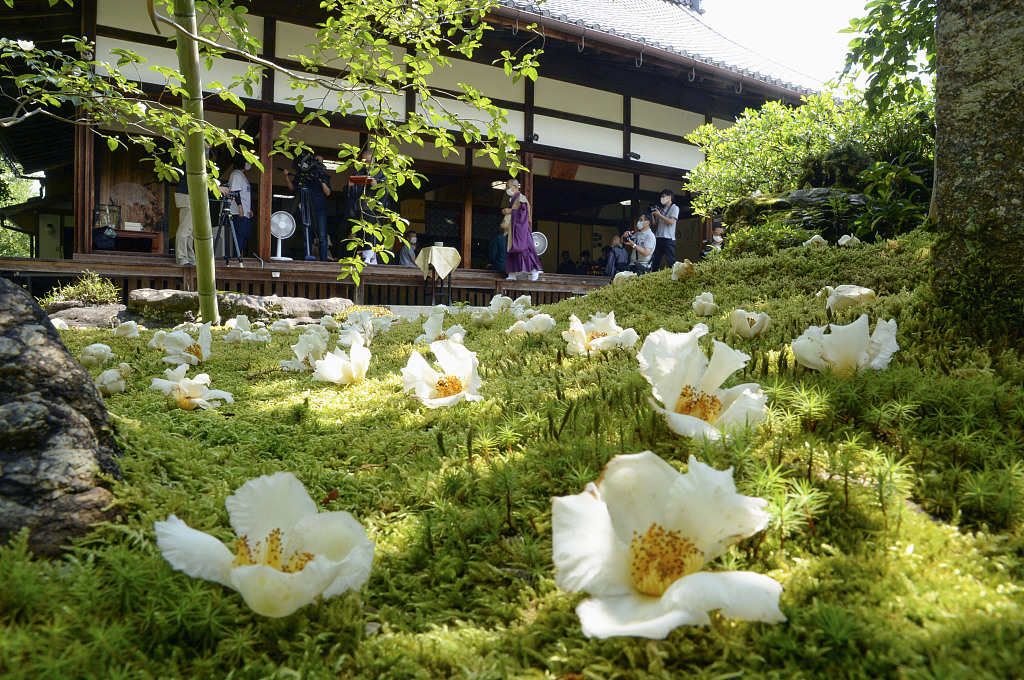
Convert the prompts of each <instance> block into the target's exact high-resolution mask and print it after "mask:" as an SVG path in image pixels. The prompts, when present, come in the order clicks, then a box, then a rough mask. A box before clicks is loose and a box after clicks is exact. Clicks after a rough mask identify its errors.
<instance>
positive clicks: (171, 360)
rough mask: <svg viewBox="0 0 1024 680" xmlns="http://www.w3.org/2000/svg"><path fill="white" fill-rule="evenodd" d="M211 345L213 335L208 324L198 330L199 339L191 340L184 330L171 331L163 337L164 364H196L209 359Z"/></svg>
mask: <svg viewBox="0 0 1024 680" xmlns="http://www.w3.org/2000/svg"><path fill="white" fill-rule="evenodd" d="M212 344H213V334H212V333H211V331H210V324H209V323H205V324H203V325H202V326H201V327H200V328H199V338H198V339H193V338H192V336H191V335H189V334H188V333H187V332H185V331H184V330H180V331H172V332H171V333H168V334H167V335H165V336H164V352H165V353H166V356H164V358H163V360H164V362H166V363H168V364H173V365H175V366H178V365H181V364H188V365H189V366H195V365H196V364H198V363H200V362H202V361H206V360H207V359H209V358H210V354H211V352H210V345H212Z"/></svg>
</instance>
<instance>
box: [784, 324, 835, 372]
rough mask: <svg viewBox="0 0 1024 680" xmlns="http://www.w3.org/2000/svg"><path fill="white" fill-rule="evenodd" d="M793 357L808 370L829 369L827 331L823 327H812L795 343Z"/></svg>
mask: <svg viewBox="0 0 1024 680" xmlns="http://www.w3.org/2000/svg"><path fill="white" fill-rule="evenodd" d="M792 349H793V356H794V357H795V358H796V360H797V361H798V362H799V363H800V364H801V365H802V366H806V367H807V368H812V369H814V370H816V371H824V370H825V369H826V368H828V359H827V358H826V356H825V329H824V328H822V327H821V326H811V327H809V328H808V329H807V330H805V331H804V332H803V333H801V334H800V337H799V338H797V339H796V340H794V341H793V345H792Z"/></svg>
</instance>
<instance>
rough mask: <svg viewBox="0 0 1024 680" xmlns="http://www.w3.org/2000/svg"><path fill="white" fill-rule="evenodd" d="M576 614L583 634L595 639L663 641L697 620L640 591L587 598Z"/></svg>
mask: <svg viewBox="0 0 1024 680" xmlns="http://www.w3.org/2000/svg"><path fill="white" fill-rule="evenodd" d="M681 580H684V579H681ZM576 615H577V616H579V617H580V626H581V627H582V628H583V634H584V635H586V636H587V637H596V638H609V637H616V636H620V635H624V636H630V637H643V638H650V639H652V640H664V639H665V638H666V637H668V634H669V633H671V632H672V631H673V630H675V629H676V628H678V627H679V626H684V625H694V624H696V623H698V619H697V618H695V617H694V616H693V615H692V614H691V613H690V612H688V611H685V610H682V609H679V608H673V607H672V606H671V603H670V602H669V601H667V600H665V598H664V597H661V598H657V597H648V596H646V595H640V594H638V593H637V594H630V595H622V596H619V597H602V598H593V599H590V600H584V601H583V602H580V603H579V605H578V606H577V607H576Z"/></svg>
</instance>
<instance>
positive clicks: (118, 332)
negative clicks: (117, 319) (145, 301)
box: [114, 321, 139, 338]
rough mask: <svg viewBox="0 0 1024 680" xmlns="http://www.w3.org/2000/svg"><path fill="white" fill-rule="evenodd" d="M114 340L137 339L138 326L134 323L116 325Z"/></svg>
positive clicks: (127, 322)
mask: <svg viewBox="0 0 1024 680" xmlns="http://www.w3.org/2000/svg"><path fill="white" fill-rule="evenodd" d="M114 337H115V338H137V337H139V324H137V323H135V322H134V321H125V322H124V323H120V324H118V326H117V328H115V329H114Z"/></svg>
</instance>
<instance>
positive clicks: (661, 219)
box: [650, 189, 679, 269]
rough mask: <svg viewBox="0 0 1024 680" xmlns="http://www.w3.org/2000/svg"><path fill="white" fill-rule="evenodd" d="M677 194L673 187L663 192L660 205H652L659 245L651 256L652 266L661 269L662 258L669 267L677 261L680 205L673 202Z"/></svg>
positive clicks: (651, 210) (651, 211) (651, 209)
mask: <svg viewBox="0 0 1024 680" xmlns="http://www.w3.org/2000/svg"><path fill="white" fill-rule="evenodd" d="M674 199H675V194H674V193H672V190H671V189H665V190H664V191H662V192H661V198H660V199H659V201H658V203H659V205H656V206H651V208H650V213H651V217H652V218H653V219H654V220H655V221H654V225H655V229H654V231H655V234H654V235H655V237H656V238H657V245H656V246H655V247H654V256H653V257H652V258H651V268H652V269H661V258H662V257H663V256H664V258H665V266H666V267H667V268H669V269H671V268H672V265H674V264H675V263H676V222H677V221H678V220H679V206H678V205H675V204H674V203H673V200H674Z"/></svg>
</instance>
